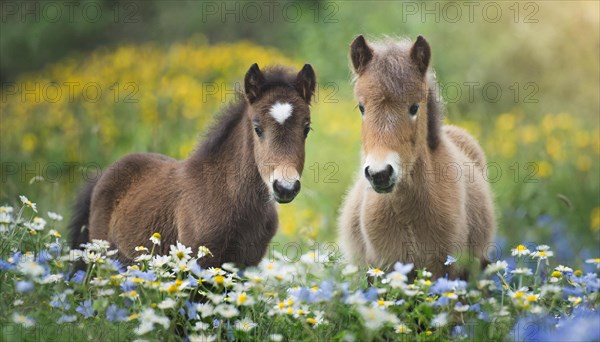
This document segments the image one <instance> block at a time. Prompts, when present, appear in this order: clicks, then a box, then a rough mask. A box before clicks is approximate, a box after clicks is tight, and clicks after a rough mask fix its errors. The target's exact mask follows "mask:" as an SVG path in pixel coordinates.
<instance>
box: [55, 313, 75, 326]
mask: <svg viewBox="0 0 600 342" xmlns="http://www.w3.org/2000/svg"><path fill="white" fill-rule="evenodd" d="M76 320H77V317H76V316H75V315H62V316H60V318H59V319H58V321H57V323H58V324H62V323H72V322H75V321H76Z"/></svg>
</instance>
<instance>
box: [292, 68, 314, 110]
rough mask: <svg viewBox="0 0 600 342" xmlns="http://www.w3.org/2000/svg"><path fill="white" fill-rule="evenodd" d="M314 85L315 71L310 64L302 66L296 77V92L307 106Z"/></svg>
mask: <svg viewBox="0 0 600 342" xmlns="http://www.w3.org/2000/svg"><path fill="white" fill-rule="evenodd" d="M316 85H317V77H316V76H315V71H314V70H313V68H312V66H311V65H310V64H304V67H302V70H300V72H298V76H296V90H297V91H298V93H300V96H301V97H302V98H303V99H304V101H306V103H308V104H310V100H311V99H312V96H313V94H314V93H315V87H316Z"/></svg>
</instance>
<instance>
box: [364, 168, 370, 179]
mask: <svg viewBox="0 0 600 342" xmlns="http://www.w3.org/2000/svg"><path fill="white" fill-rule="evenodd" d="M365 177H367V179H368V180H371V173H369V167H368V166H367V167H365Z"/></svg>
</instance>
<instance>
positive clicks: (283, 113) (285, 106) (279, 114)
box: [270, 102, 293, 125]
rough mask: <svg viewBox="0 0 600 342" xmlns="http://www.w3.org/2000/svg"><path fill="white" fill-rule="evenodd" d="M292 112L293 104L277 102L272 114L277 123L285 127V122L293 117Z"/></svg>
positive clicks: (272, 108)
mask: <svg viewBox="0 0 600 342" xmlns="http://www.w3.org/2000/svg"><path fill="white" fill-rule="evenodd" d="M292 110H293V108H292V105H291V104H289V103H279V102H277V103H275V104H274V105H273V107H271V111H270V114H271V116H272V117H273V119H275V121H277V122H279V124H280V125H283V123H284V122H285V120H287V118H289V117H290V116H291V115H292Z"/></svg>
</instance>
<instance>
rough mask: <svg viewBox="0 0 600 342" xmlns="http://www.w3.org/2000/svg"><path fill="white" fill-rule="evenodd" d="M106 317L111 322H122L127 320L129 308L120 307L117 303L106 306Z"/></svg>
mask: <svg viewBox="0 0 600 342" xmlns="http://www.w3.org/2000/svg"><path fill="white" fill-rule="evenodd" d="M106 319H107V320H109V321H110V322H122V321H126V320H127V310H125V309H119V307H118V306H116V305H115V304H111V305H109V306H108V308H106Z"/></svg>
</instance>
